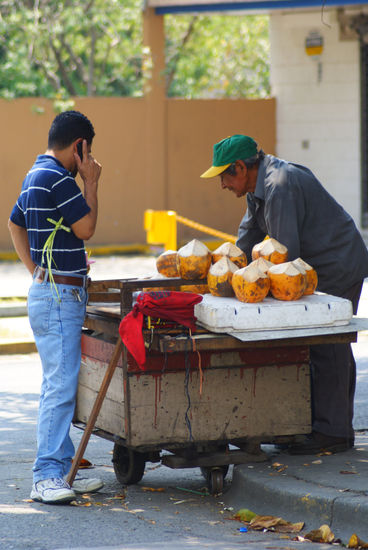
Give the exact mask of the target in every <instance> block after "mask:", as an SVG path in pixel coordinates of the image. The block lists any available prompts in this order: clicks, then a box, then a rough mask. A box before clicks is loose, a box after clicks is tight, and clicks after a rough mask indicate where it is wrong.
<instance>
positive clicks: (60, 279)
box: [35, 266, 90, 288]
mask: <svg viewBox="0 0 368 550" xmlns="http://www.w3.org/2000/svg"><path fill="white" fill-rule="evenodd" d="M45 273H46V270H45V269H42V267H39V266H37V267H36V270H35V281H36V282H37V283H42V281H44V280H45ZM52 276H53V278H54V281H55V283H58V284H59V285H72V286H82V287H85V288H87V287H88V284H89V281H90V279H89V278H88V277H69V275H56V274H55V275H54V274H53V275H52ZM48 282H50V281H48Z"/></svg>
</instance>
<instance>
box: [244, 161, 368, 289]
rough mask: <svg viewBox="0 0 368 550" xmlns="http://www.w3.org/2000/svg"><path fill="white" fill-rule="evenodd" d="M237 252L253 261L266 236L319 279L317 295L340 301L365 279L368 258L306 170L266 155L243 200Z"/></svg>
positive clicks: (351, 228) (351, 227)
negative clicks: (255, 249) (251, 189)
mask: <svg viewBox="0 0 368 550" xmlns="http://www.w3.org/2000/svg"><path fill="white" fill-rule="evenodd" d="M247 203H248V209H247V212H246V214H245V216H244V218H243V219H242V221H241V223H240V226H239V232H238V240H237V243H236V244H237V246H238V247H239V248H241V249H242V250H243V251H244V252H245V253H246V255H247V258H248V261H251V252H252V248H253V246H254V245H255V244H257V243H259V242H260V241H262V239H263V238H264V237H265V236H266V235H269V236H270V237H273V238H275V239H277V240H278V241H279V242H280V243H282V244H284V245H285V246H287V248H288V252H289V260H294V259H295V258H298V257H301V258H302V259H303V260H304V261H305V262H307V263H308V264H310V265H311V266H312V267H314V269H315V270H316V271H317V274H318V290H320V291H323V292H327V293H329V294H337V295H339V294H340V293H341V292H343V291H345V290H347V289H349V288H350V287H351V286H353V285H354V284H355V283H357V282H359V281H361V280H363V279H364V278H365V277H367V276H368V252H367V247H366V246H365V244H364V242H363V239H362V237H361V235H360V233H359V231H358V229H357V227H356V226H355V223H354V221H353V219H352V218H351V216H349V214H348V213H347V212H345V210H344V209H343V208H342V206H340V205H339V204H338V203H337V202H336V200H335V199H334V198H333V197H332V196H331V195H330V194H329V193H328V192H327V191H326V189H324V187H323V186H322V185H321V183H320V182H319V181H318V180H317V178H316V177H315V176H314V175H313V173H312V172H311V171H310V170H309V169H308V168H306V167H304V166H301V165H298V164H293V163H290V162H286V161H284V160H281V159H279V158H277V157H273V156H272V155H265V158H264V160H262V161H261V162H260V165H259V169H258V177H257V184H256V188H255V190H254V193H248V194H247Z"/></svg>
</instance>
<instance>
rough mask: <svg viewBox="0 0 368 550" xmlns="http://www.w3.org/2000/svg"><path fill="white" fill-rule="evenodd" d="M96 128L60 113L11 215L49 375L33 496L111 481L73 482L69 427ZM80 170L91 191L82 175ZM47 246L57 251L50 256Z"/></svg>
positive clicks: (53, 497) (90, 228)
mask: <svg viewBox="0 0 368 550" xmlns="http://www.w3.org/2000/svg"><path fill="white" fill-rule="evenodd" d="M94 135H95V132H94V129H93V126H92V124H91V122H90V121H89V120H88V118H87V117H85V116H84V115H83V114H82V113H79V112H78V111H66V112H64V113H61V114H60V115H58V116H57V117H56V118H55V119H54V121H53V123H52V125H51V127H50V130H49V135H48V147H47V151H46V153H45V154H44V155H39V156H38V157H37V159H36V162H35V164H34V165H33V167H32V168H31V170H30V171H29V172H28V174H27V175H26V177H25V179H24V181H23V184H22V190H21V193H20V195H19V197H18V200H17V202H16V204H15V206H14V208H13V210H12V212H11V215H10V219H9V230H10V234H11V237H12V240H13V243H14V247H15V249H16V251H17V253H18V256H19V258H20V259H21V260H22V262H23V263H24V265H25V266H26V268H27V269H28V270H29V272H30V273H31V274H32V276H33V282H32V284H31V287H30V290H29V294H28V315H29V320H30V324H31V327H32V330H33V334H34V337H35V342H36V345H37V349H38V352H39V354H40V358H41V361H42V371H43V380H42V386H41V395H40V404H39V418H38V427H37V456H36V460H35V463H34V466H33V482H34V483H33V487H32V492H31V498H33V500H36V501H41V502H45V503H56V502H57V503H63V502H70V501H71V500H74V498H75V494H76V493H79V492H83V493H84V492H88V491H96V490H98V489H100V488H101V487H102V485H103V484H102V482H101V481H100V480H98V479H79V480H78V479H76V480H75V482H74V484H73V488H71V487H70V486H69V485H68V483H67V482H66V480H65V478H66V476H67V474H68V472H69V470H70V466H71V461H72V457H73V455H74V446H73V443H72V441H71V438H70V436H69V430H70V425H71V421H72V418H73V413H74V407H75V398H76V392H77V385H78V373H79V367H80V360H81V349H80V339H81V331H82V326H83V321H84V317H85V311H86V302H87V290H86V286H87V265H86V255H85V248H84V242H83V241H84V240H87V239H90V238H91V237H92V235H93V234H94V232H95V228H96V221H97V187H98V181H99V178H100V173H101V165H100V164H99V163H98V162H97V161H96V160H95V159H94V158H93V156H92V155H91V145H92V140H93V137H94ZM77 173H79V174H80V176H81V178H82V181H83V184H84V192H83V193H82V192H81V190H80V188H79V187H78V185H77V183H76V181H75V179H74V178H75V176H76V175H77ZM45 245H46V248H44V247H45ZM47 249H48V250H49V252H50V250H51V253H52V256H51V260H50V257H49V261H48V262H47V254H46V250H47Z"/></svg>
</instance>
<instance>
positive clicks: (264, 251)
mask: <svg viewBox="0 0 368 550" xmlns="http://www.w3.org/2000/svg"><path fill="white" fill-rule="evenodd" d="M257 258H264V259H265V260H268V261H269V262H272V263H274V264H281V263H284V262H286V260H287V259H288V249H287V248H286V246H284V245H283V244H281V243H279V241H276V239H265V240H264V241H262V242H261V243H258V244H255V245H254V246H253V249H252V260H257Z"/></svg>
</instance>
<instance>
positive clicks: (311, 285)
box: [293, 258, 318, 296]
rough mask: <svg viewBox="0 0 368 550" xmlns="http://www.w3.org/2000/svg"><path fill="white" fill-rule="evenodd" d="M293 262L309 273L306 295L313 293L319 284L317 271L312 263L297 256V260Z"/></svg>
mask: <svg viewBox="0 0 368 550" xmlns="http://www.w3.org/2000/svg"><path fill="white" fill-rule="evenodd" d="M293 264H294V265H297V266H299V267H301V268H302V269H304V271H305V273H306V275H307V286H306V288H305V290H304V296H309V295H310V294H313V293H314V291H315V290H316V288H317V285H318V275H317V271H316V270H315V269H313V267H312V266H311V265H309V264H307V262H305V261H304V260H302V259H301V258H297V259H296V260H293Z"/></svg>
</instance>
